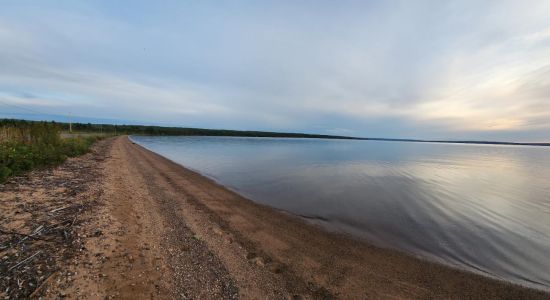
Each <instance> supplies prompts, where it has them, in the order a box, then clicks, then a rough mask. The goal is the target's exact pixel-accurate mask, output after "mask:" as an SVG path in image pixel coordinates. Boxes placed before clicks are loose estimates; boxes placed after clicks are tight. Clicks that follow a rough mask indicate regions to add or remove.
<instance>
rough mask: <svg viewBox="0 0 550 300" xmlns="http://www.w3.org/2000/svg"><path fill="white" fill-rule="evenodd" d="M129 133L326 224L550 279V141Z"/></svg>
mask: <svg viewBox="0 0 550 300" xmlns="http://www.w3.org/2000/svg"><path fill="white" fill-rule="evenodd" d="M132 138H133V139H134V140H135V141H136V142H138V143H139V144H141V145H143V146H145V147H147V148H149V149H151V150H153V151H155V152H157V153H159V154H161V155H163V156H165V157H167V158H169V159H172V160H173V161H175V162H178V163H180V164H182V165H184V166H186V167H189V168H191V169H194V170H197V171H198V172H200V173H202V174H204V175H207V176H210V177H212V178H214V179H215V180H217V181H218V182H220V183H221V184H224V185H226V186H228V187H230V188H232V189H234V190H236V191H238V192H239V193H241V194H243V195H244V196H246V197H248V198H250V199H252V200H254V201H257V202H260V203H264V204H267V205H270V206H273V207H276V208H279V209H283V210H286V211H289V212H292V213H294V214H297V215H300V216H304V217H306V218H308V219H310V220H315V222H318V223H320V224H322V225H324V226H326V227H327V228H329V229H332V230H341V231H345V232H348V233H351V234H353V235H355V236H357V237H360V238H364V239H367V240H369V241H371V242H373V243H375V244H377V245H380V246H384V247H392V248H397V249H400V250H402V251H406V252H409V253H413V254H415V255H420V256H423V257H426V258H429V259H432V260H437V261H440V262H444V263H451V264H454V265H458V266H460V267H463V268H467V269H470V270H475V271H477V272H483V273H486V274H490V275H491V276H494V277H498V278H503V279H508V280H512V281H515V282H518V283H522V284H526V285H530V286H534V287H538V288H545V289H548V288H550V259H549V258H548V253H550V181H549V179H550V148H544V147H520V146H491V145H454V144H424V143H405V142H374V141H351V140H349V141H346V140H322V139H273V138H236V137H145V136H134V137H132Z"/></svg>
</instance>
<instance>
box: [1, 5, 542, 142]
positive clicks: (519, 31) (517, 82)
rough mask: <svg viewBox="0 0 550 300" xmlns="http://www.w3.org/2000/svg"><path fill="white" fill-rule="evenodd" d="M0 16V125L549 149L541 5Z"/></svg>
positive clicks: (132, 8) (121, 8)
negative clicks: (66, 123) (92, 125)
mask: <svg viewBox="0 0 550 300" xmlns="http://www.w3.org/2000/svg"><path fill="white" fill-rule="evenodd" d="M0 7H1V9H0V117H25V118H31V119H48V118H50V119H51V118H54V119H58V120H60V119H61V120H66V119H71V120H83V121H91V122H94V121H103V122H112V123H134V124H155V125H169V126H187V127H202V128H226V129H243V130H270V131H285V132H307V133H322V134H338V135H352V136H362V137H388V138H423V139H451V140H453V139H454V140H458V139H477V140H502V141H518V142H529V141H530V142H550V1H548V0H547V1H538V0H529V1H517V0H514V1H507V0H498V1H492V0H484V1H479V0H475V1H468V0H461V1H436V0H432V1H422V0H419V1H408V0H403V1H393V0H388V1H367V0H362V1H345V0H344V1H323V0H319V1H305V0H303V1H300V0H298V1H297V0H292V1H290V0H289V1H286V0H280V1H239V0H233V1H192V0H190V1H53V0H52V1H47V0H36V1H25V0H15V1H11V0H0Z"/></svg>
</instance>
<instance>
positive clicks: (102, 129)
mask: <svg viewBox="0 0 550 300" xmlns="http://www.w3.org/2000/svg"><path fill="white" fill-rule="evenodd" d="M33 123H43V122H41V121H27V120H17V119H1V120H0V126H1V127H3V126H14V127H17V126H28V125H29V124H33ZM48 123H52V124H56V125H57V126H59V128H60V129H61V130H62V131H64V132H68V131H69V123H63V122H48ZM71 127H72V131H73V132H75V133H109V134H135V135H139V134H142V135H192V136H243V137H292V138H324V139H356V138H353V137H346V136H336V135H323V134H306V133H285V132H269V131H243V130H225V129H203V128H189V127H164V126H147V125H113V124H91V123H72V124H71Z"/></svg>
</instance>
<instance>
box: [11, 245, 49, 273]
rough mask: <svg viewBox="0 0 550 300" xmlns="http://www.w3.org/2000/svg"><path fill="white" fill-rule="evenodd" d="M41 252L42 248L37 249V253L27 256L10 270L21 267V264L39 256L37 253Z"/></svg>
mask: <svg viewBox="0 0 550 300" xmlns="http://www.w3.org/2000/svg"><path fill="white" fill-rule="evenodd" d="M41 252H42V250H40V251H37V252H36V253H35V254H33V255H31V256H29V257H27V258H25V259H24V260H22V261H20V262H18V263H17V264H16V265H15V266H13V267H11V268H9V269H8V271H11V270H13V269H15V268H17V267H19V266H20V265H22V264H24V263H26V262H28V261H30V260H31V259H32V258H33V257H35V256H37V255H38V254H40V253H41Z"/></svg>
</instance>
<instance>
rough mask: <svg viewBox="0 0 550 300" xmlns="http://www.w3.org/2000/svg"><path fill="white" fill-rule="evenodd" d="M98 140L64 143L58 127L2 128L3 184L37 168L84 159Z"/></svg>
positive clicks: (0, 178) (0, 169)
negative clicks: (67, 159) (66, 160)
mask: <svg viewBox="0 0 550 300" xmlns="http://www.w3.org/2000/svg"><path fill="white" fill-rule="evenodd" d="M98 139H99V138H98V137H93V136H92V137H74V138H67V139H61V138H60V135H59V127H58V126H57V125H56V124H55V123H46V122H42V123H29V124H23V125H18V126H17V127H8V126H4V127H2V128H0V182H4V181H5V180H6V179H7V178H8V177H9V176H12V175H17V174H20V173H22V172H25V171H28V170H31V169H33V168H36V167H43V166H50V165H56V164H59V163H61V162H63V161H64V160H65V159H66V158H67V157H73V156H78V155H82V154H84V153H86V152H88V151H89V148H90V146H91V145H92V144H93V143H94V142H95V141H97V140H98Z"/></svg>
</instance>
